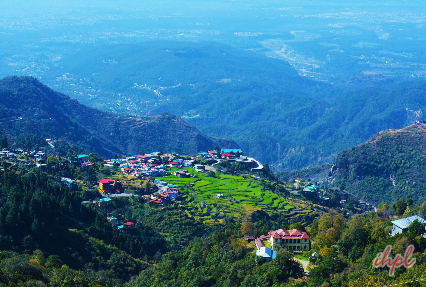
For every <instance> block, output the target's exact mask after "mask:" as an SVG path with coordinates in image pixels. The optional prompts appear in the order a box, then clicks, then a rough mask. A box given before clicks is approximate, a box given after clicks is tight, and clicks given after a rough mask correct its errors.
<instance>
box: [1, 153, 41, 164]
mask: <svg viewBox="0 0 426 287" xmlns="http://www.w3.org/2000/svg"><path fill="white" fill-rule="evenodd" d="M0 156H1V157H3V158H8V159H13V160H16V161H18V162H21V163H22V164H24V165H26V166H37V167H43V166H46V157H47V155H46V153H45V152H42V151H35V150H33V151H24V150H23V149H16V150H14V151H10V150H7V149H3V150H1V151H0ZM20 156H25V157H26V158H27V159H28V160H27V159H22V158H20Z"/></svg>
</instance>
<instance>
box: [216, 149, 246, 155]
mask: <svg viewBox="0 0 426 287" xmlns="http://www.w3.org/2000/svg"><path fill="white" fill-rule="evenodd" d="M237 152H239V153H240V154H242V153H243V151H242V150H240V149H236V148H227V149H221V150H220V153H237Z"/></svg>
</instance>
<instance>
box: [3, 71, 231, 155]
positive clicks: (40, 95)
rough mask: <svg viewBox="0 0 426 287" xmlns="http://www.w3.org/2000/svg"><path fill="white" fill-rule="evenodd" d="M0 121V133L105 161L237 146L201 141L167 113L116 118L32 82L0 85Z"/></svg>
mask: <svg viewBox="0 0 426 287" xmlns="http://www.w3.org/2000/svg"><path fill="white" fill-rule="evenodd" d="M0 121H1V123H2V129H3V133H6V134H8V135H9V136H10V137H12V138H18V137H19V136H22V135H25V136H31V135H33V136H37V137H44V138H45V139H46V138H51V139H65V140H68V141H70V142H72V143H74V144H77V145H79V146H81V147H83V148H85V149H87V150H90V151H96V152H97V153H99V154H101V155H104V156H108V157H111V156H113V155H114V154H127V153H129V152H130V153H133V154H136V153H138V152H139V151H141V150H143V151H147V152H151V151H158V150H159V151H169V152H172V151H175V152H179V153H186V154H191V153H195V152H198V151H200V150H206V149H209V148H212V147H214V146H215V145H220V146H222V145H224V146H227V147H228V146H229V147H237V145H236V144H235V142H232V141H229V140H223V139H214V138H211V137H208V136H205V135H203V134H201V133H200V132H199V131H198V130H197V129H196V128H195V127H194V126H192V125H190V124H188V123H186V122H185V121H183V120H182V119H180V118H178V117H176V116H174V115H171V114H162V115H158V116H154V117H133V116H120V115H117V114H112V113H107V112H101V111H98V110H96V109H93V108H89V107H86V106H84V105H81V104H79V103H78V102H77V101H76V100H73V99H70V98H69V97H67V96H65V95H63V94H60V93H58V92H55V91H53V90H51V89H50V88H48V87H47V86H45V85H43V84H41V83H40V82H39V81H37V80H36V79H34V78H31V77H7V78H4V79H3V80H1V81H0Z"/></svg>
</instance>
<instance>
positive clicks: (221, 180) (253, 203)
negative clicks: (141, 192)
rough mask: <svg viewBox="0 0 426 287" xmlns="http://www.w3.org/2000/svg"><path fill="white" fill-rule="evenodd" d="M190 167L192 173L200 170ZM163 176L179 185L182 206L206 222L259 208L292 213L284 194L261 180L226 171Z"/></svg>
mask: <svg viewBox="0 0 426 287" xmlns="http://www.w3.org/2000/svg"><path fill="white" fill-rule="evenodd" d="M189 170H190V173H191V174H197V173H195V172H194V171H193V170H192V169H189ZM159 179H161V180H164V181H166V182H168V183H171V184H174V185H178V186H179V187H180V199H181V205H182V208H184V209H185V211H186V212H187V213H188V214H189V215H190V216H192V217H194V218H196V219H198V220H202V221H205V222H213V221H215V220H218V219H219V221H220V218H221V216H224V215H230V214H232V215H234V216H244V215H245V214H246V213H248V212H253V211H255V210H259V209H262V210H264V211H266V212H268V213H269V212H284V213H289V212H290V211H291V210H292V209H293V208H294V206H291V205H289V204H288V202H287V201H286V200H285V199H284V198H283V197H280V196H278V195H276V194H274V193H273V192H272V191H269V190H266V189H264V188H263V186H262V183H261V182H259V181H256V180H253V179H251V178H243V177H241V176H232V175H223V174H217V175H216V177H209V176H207V175H206V174H204V173H199V174H197V177H191V178H178V177H176V176H173V175H170V176H168V177H161V178H159ZM190 183H193V186H191V184H190ZM217 194H223V197H220V198H218V197H216V195H217ZM289 214H290V213H289Z"/></svg>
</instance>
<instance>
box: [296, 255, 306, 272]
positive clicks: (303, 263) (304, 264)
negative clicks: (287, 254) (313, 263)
mask: <svg viewBox="0 0 426 287" xmlns="http://www.w3.org/2000/svg"><path fill="white" fill-rule="evenodd" d="M293 260H294V261H297V262H299V263H301V264H302V265H303V269H304V270H305V272H306V271H308V270H307V269H306V268H307V267H308V264H309V261H306V260H301V259H297V258H295V257H293Z"/></svg>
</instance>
